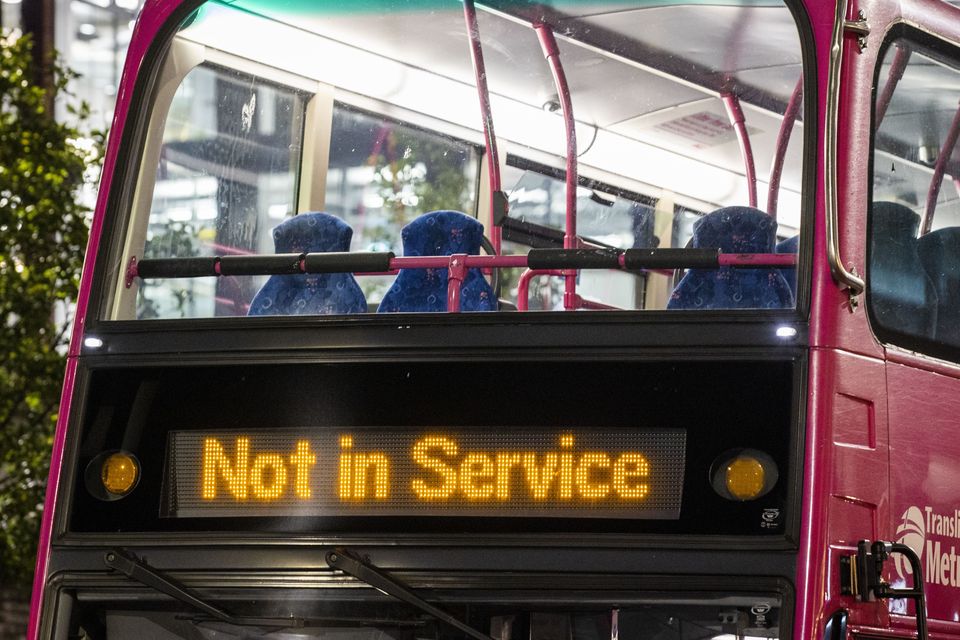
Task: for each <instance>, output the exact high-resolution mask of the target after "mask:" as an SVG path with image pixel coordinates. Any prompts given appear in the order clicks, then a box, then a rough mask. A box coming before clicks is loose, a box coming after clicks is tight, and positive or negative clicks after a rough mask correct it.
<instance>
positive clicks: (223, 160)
mask: <svg viewBox="0 0 960 640" xmlns="http://www.w3.org/2000/svg"><path fill="white" fill-rule="evenodd" d="M303 108H304V98H303V96H301V95H299V94H297V93H295V92H293V91H291V90H289V89H284V88H281V87H278V86H275V85H272V84H269V83H267V82H264V81H262V80H260V79H257V78H255V77H253V76H249V75H246V74H243V73H240V72H237V71H231V70H227V69H223V68H218V67H207V66H202V67H198V68H196V69H194V70H193V71H191V72H190V73H189V74H188V75H187V76H186V78H184V81H183V83H182V84H181V85H180V87H179V89H177V93H176V95H175V97H174V99H173V103H172V105H171V107H170V112H169V115H168V116H167V120H166V126H165V127H164V130H163V147H162V150H161V154H160V164H159V166H158V167H157V174H156V186H155V188H154V192H153V203H152V206H151V208H150V220H149V226H148V230H147V236H146V245H145V248H144V251H143V257H144V258H174V257H176V258H189V257H197V256H215V255H231V256H235V255H240V256H242V255H250V254H257V253H272V252H273V241H272V238H271V228H272V227H273V226H274V225H275V224H276V223H277V222H279V221H280V220H283V219H284V218H285V217H287V216H289V215H291V214H292V213H293V211H294V210H295V208H296V207H295V198H296V187H297V175H298V172H299V163H300V145H301V137H302V130H303ZM264 279H265V278H261V279H259V280H260V281H262V280H264ZM258 288H259V282H258V281H257V280H256V279H253V280H251V279H248V278H235V277H224V278H216V279H213V278H192V279H185V278H181V279H159V280H146V281H144V282H143V283H142V284H141V286H140V290H139V294H140V295H139V298H138V300H137V317H138V318H144V319H146V318H195V317H207V316H212V315H246V313H247V309H248V308H249V304H250V301H251V299H252V298H253V296H254V294H255V293H256V292H257V289H258Z"/></svg>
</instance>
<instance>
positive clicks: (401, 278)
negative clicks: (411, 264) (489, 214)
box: [377, 211, 497, 313]
mask: <svg viewBox="0 0 960 640" xmlns="http://www.w3.org/2000/svg"><path fill="white" fill-rule="evenodd" d="M401 238H402V239H403V255H404V256H449V255H453V254H455V253H465V254H468V255H477V254H479V253H480V243H481V241H482V239H483V225H482V224H480V223H479V222H477V220H475V219H474V218H471V217H470V216H468V215H466V214H464V213H460V212H458V211H431V212H430V213H425V214H423V215H422V216H420V217H419V218H417V219H416V220H414V221H413V222H411V223H410V224H408V225H407V226H405V227H404V228H403V230H402V231H401ZM446 310H447V269H446V268H445V267H444V268H439V269H401V270H400V273H399V274H398V275H397V279H396V280H394V282H393V285H391V287H390V290H389V291H387V293H386V295H384V296H383V300H382V301H381V302H380V307H379V308H378V309H377V312H378V313H392V312H408V311H409V312H420V311H426V312H430V311H433V312H438V311H440V312H442V311H446ZM460 310H461V311H496V310H497V300H496V296H495V295H494V293H493V289H492V288H491V287H490V284H489V283H488V282H487V281H486V279H485V278H484V277H483V274H482V273H481V272H480V270H479V269H470V270H468V271H467V276H466V278H464V281H463V286H462V287H461V289H460Z"/></svg>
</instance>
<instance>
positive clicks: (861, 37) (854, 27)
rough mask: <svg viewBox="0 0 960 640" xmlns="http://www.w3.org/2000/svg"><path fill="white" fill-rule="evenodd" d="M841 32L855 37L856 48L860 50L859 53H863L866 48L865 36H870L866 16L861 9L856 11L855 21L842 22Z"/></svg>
mask: <svg viewBox="0 0 960 640" xmlns="http://www.w3.org/2000/svg"><path fill="white" fill-rule="evenodd" d="M843 30H844V31H849V32H851V33H853V34H855V35H856V36H857V46H858V47H859V48H860V53H863V51H864V49H866V48H867V36H869V35H870V25H868V24H867V14H866V13H864V12H863V9H860V10H859V11H857V19H856V20H844V21H843Z"/></svg>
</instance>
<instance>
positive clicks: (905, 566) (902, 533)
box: [894, 507, 960, 587]
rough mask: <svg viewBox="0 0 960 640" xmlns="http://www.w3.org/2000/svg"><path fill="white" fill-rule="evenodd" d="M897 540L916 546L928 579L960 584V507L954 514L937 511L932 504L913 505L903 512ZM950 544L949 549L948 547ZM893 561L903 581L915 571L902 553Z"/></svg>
mask: <svg viewBox="0 0 960 640" xmlns="http://www.w3.org/2000/svg"><path fill="white" fill-rule="evenodd" d="M897 542H899V543H901V544H905V545H907V546H908V547H910V548H911V549H913V550H914V551H915V552H916V553H917V555H918V556H920V559H921V561H923V574H924V577H925V578H926V582H929V583H930V584H936V585H941V586H944V587H960V554H958V553H957V550H956V548H957V546H958V543H960V510H956V509H954V511H953V513H951V514H943V513H936V512H935V511H934V510H933V508H932V507H924V508H923V510H922V511H921V510H920V508H919V507H910V508H909V509H907V510H906V511H904V512H903V518H902V520H901V522H900V526H899V527H897ZM948 547H949V549H948ZM894 564H895V566H896V570H897V574H899V576H900V579H901V580H906V577H907V576H908V575H911V574H912V573H913V571H912V570H911V569H910V563H909V562H907V561H906V558H904V557H903V556H902V555H900V554H896V555H895V556H894Z"/></svg>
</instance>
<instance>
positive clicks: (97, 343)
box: [83, 336, 103, 349]
mask: <svg viewBox="0 0 960 640" xmlns="http://www.w3.org/2000/svg"><path fill="white" fill-rule="evenodd" d="M83 346H85V347H88V348H90V349H99V348H100V347H102V346H103V340H101V339H100V338H96V337H94V336H88V337H86V338H84V339H83Z"/></svg>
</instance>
